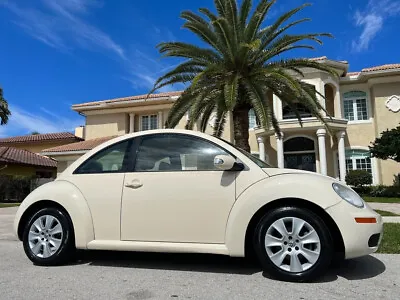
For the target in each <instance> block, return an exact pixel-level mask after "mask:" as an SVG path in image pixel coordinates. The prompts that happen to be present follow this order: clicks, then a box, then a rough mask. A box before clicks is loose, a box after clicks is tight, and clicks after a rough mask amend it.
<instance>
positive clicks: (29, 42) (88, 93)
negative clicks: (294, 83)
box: [0, 0, 400, 137]
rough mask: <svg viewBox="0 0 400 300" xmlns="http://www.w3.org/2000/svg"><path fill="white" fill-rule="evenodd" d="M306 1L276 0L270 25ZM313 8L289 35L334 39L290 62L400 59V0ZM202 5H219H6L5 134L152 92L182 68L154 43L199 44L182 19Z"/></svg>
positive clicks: (135, 0) (0, 27)
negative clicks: (78, 108) (78, 107)
mask: <svg viewBox="0 0 400 300" xmlns="http://www.w3.org/2000/svg"><path fill="white" fill-rule="evenodd" d="M239 2H241V0H239ZM253 2H254V4H257V3H258V2H259V0H254V1H253ZM303 3H305V1H303V0H277V2H276V3H275V5H274V6H273V7H272V9H271V11H270V13H269V15H268V17H267V19H266V22H265V26H267V25H268V24H271V23H272V22H273V21H274V20H276V18H277V17H278V16H279V15H280V14H282V13H284V12H286V11H288V10H290V9H292V8H295V7H297V6H299V5H301V4H303ZM307 3H311V4H312V5H311V6H310V7H307V8H305V9H304V10H302V11H301V12H300V13H298V14H296V15H295V16H294V17H293V18H292V19H291V20H297V19H300V18H304V17H308V18H311V19H312V20H311V21H310V22H307V23H303V24H301V25H299V26H296V28H295V29H293V31H292V32H293V33H311V32H328V33H331V34H332V35H333V36H334V38H324V39H323V41H324V43H323V45H315V46H316V49H315V50H301V51H293V52H291V53H290V54H288V56H292V57H319V56H327V57H328V58H330V59H334V60H347V61H348V62H349V71H359V70H361V69H362V68H365V67H370V66H376V65H382V64H387V63H400V54H399V53H400V51H399V46H400V41H399V39H398V29H399V28H400V0H335V1H331V0H312V1H307ZM200 7H207V8H210V9H211V10H214V9H213V8H214V5H213V0H196V1H187V0H186V1H184V0H169V1H161V0H152V1H149V0H147V1H139V0H0V33H1V41H0V87H2V89H3V93H4V98H5V99H6V100H7V101H8V103H9V107H10V110H11V113H12V115H11V117H10V121H9V123H8V124H7V125H3V126H0V137H7V136H15V135H24V134H30V133H31V132H33V131H38V132H40V133H49V132H60V131H71V132H72V131H73V130H74V128H75V127H77V126H80V125H84V118H83V117H82V116H80V115H79V114H78V113H77V112H74V111H72V109H71V105H73V104H77V103H83V102H90V101H98V100H105V99H111V98H117V97H126V96H132V95H138V94H146V93H147V92H149V90H150V89H151V88H152V86H153V83H154V81H155V80H156V79H157V78H158V77H159V76H161V75H163V74H164V73H165V72H166V71H168V70H170V69H171V68H173V67H174V66H175V65H176V64H177V63H178V62H179V61H178V60H176V59H173V58H164V57H162V56H161V54H160V53H159V52H158V50H157V48H156V46H157V44H159V43H160V42H166V41H182V42H189V43H196V44H199V45H202V44H201V43H199V40H198V39H197V37H196V36H194V34H192V33H191V32H189V31H188V30H186V29H182V24H183V20H182V19H181V18H180V13H181V12H182V11H184V10H191V11H193V12H196V11H197V10H198V9H199V8H200ZM180 89H182V86H172V87H171V86H168V87H165V88H163V89H162V90H160V91H172V90H180Z"/></svg>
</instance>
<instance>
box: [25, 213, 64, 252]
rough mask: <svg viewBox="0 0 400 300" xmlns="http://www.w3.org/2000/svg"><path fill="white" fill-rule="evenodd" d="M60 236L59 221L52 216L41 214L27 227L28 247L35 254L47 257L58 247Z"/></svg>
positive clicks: (61, 231) (61, 235)
mask: <svg viewBox="0 0 400 300" xmlns="http://www.w3.org/2000/svg"><path fill="white" fill-rule="evenodd" d="M62 238H63V230H62V227H61V223H60V221H59V220H58V219H57V218H55V217H53V216H50V215H43V216H40V217H39V218H37V219H36V221H35V222H33V224H32V226H31V228H30V229H29V234H28V241H29V248H30V249H31V251H32V253H33V254H34V255H35V256H37V257H40V258H48V257H50V256H52V255H53V254H54V253H56V252H57V250H58V249H59V248H60V246H61V241H62Z"/></svg>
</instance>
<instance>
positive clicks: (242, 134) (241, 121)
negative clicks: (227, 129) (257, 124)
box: [232, 107, 250, 152]
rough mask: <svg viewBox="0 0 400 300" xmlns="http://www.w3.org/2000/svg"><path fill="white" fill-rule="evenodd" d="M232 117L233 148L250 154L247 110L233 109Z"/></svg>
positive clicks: (241, 108) (242, 108) (243, 108)
mask: <svg viewBox="0 0 400 300" xmlns="http://www.w3.org/2000/svg"><path fill="white" fill-rule="evenodd" d="M232 117H233V135H234V139H235V146H236V147H238V148H240V149H243V150H245V151H247V152H250V145H249V109H248V108H245V107H238V108H235V109H234V110H233V112H232Z"/></svg>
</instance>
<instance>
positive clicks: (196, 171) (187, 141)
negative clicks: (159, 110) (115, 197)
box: [121, 133, 236, 243]
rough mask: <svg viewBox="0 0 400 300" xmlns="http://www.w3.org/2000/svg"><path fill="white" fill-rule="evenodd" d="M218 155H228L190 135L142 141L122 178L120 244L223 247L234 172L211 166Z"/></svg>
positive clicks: (149, 137) (175, 135)
mask: <svg viewBox="0 0 400 300" xmlns="http://www.w3.org/2000/svg"><path fill="white" fill-rule="evenodd" d="M219 154H227V153H226V152H225V151H224V149H222V148H220V147H219V146H217V145H214V144H212V143H210V142H209V141H206V140H203V139H200V138H196V137H193V136H188V135H184V134H170V133H167V134H156V135H148V136H145V137H143V138H142V140H141V142H140V144H139V147H138V149H137V151H136V162H135V166H134V171H133V172H131V173H127V174H126V175H125V179H124V185H123V196H122V211H121V239H122V240H129V241H151V242H181V243H185V242H186V243H224V240H225V227H226V223H227V220H228V215H229V212H230V210H231V208H232V206H233V204H234V201H235V177H236V172H224V171H220V170H218V169H216V168H215V167H214V164H213V161H214V157H215V156H216V155H219Z"/></svg>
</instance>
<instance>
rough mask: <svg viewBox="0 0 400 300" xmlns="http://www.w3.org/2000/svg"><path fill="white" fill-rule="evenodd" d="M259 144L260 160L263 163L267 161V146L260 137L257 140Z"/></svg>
mask: <svg viewBox="0 0 400 300" xmlns="http://www.w3.org/2000/svg"><path fill="white" fill-rule="evenodd" d="M257 143H258V151H259V153H260V159H261V160H262V161H265V144H264V138H263V137H261V136H259V137H258V138H257Z"/></svg>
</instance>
